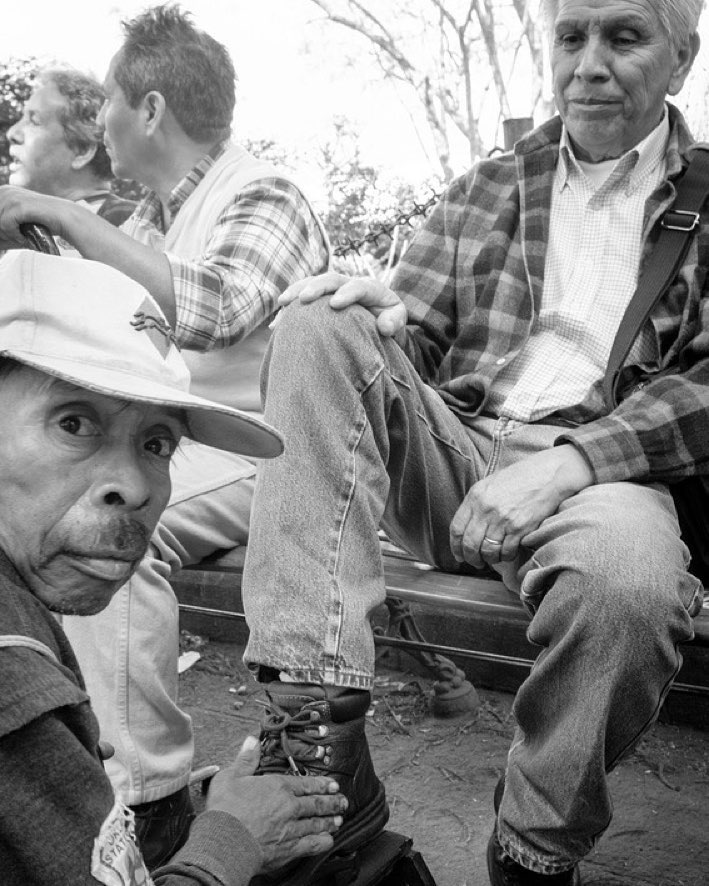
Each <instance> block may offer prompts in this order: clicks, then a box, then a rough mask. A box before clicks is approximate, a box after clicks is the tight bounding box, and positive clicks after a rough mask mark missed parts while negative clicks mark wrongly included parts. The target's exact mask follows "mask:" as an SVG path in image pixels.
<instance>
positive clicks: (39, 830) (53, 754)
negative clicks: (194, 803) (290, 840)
mask: <svg viewBox="0 0 709 886" xmlns="http://www.w3.org/2000/svg"><path fill="white" fill-rule="evenodd" d="M77 716H80V714H79V712H77V711H76V710H75V709H74V708H72V707H65V708H59V709H57V710H56V711H53V712H51V713H48V714H45V715H44V716H42V717H39V718H37V719H36V720H33V721H32V722H31V723H29V724H27V725H26V726H24V727H23V728H21V729H17V730H15V731H14V732H10V733H9V734H7V735H5V736H4V737H2V738H0V870H2V883H3V886H26V884H28V883H32V884H33V886H57V884H59V883H67V884H71V886H85V884H91V886H96V883H101V882H103V881H102V880H101V879H100V878H96V877H94V876H93V875H92V868H94V869H95V853H96V842H97V838H98V837H99V834H100V833H102V828H105V822H106V821H107V819H108V818H109V817H110V816H111V812H112V810H113V809H114V804H115V798H114V794H113V789H112V787H111V783H110V781H109V780H108V778H107V777H106V774H105V772H104V770H103V766H102V765H101V762H100V760H99V759H98V758H97V757H96V756H95V754H93V753H92V752H91V751H90V750H89V749H88V748H86V747H85V746H84V745H83V744H82V743H81V741H80V740H79V739H78V738H77V735H76V729H75V724H74V722H73V720H74V718H75V717H77ZM106 843H107V845H109V846H110V839H109V840H107V841H106ZM260 860H261V856H260V850H259V848H258V845H257V844H256V842H255V841H254V839H253V837H252V836H251V835H250V834H249V832H248V831H247V830H246V829H245V828H244V827H243V825H241V824H240V823H239V822H238V821H237V820H236V819H234V818H233V817H232V816H230V815H227V814H226V813H222V812H208V813H205V814H204V815H202V816H200V817H199V818H198V819H197V821H196V822H195V824H194V825H193V829H192V833H191V835H190V839H189V840H188V842H187V844H186V845H185V846H184V847H183V849H182V850H181V851H180V852H179V853H178V854H177V855H176V856H175V858H174V859H173V861H171V862H170V863H169V864H168V865H166V866H164V867H162V868H160V869H159V870H158V871H156V872H155V873H154V874H153V882H154V884H155V886H196V884H200V886H246V884H248V882H249V880H250V879H251V878H252V876H253V875H254V874H255V873H256V871H257V868H258V866H259V864H260ZM128 866H129V868H130V870H131V873H130V875H129V876H130V879H129V880H128V882H130V883H132V884H134V886H145V884H147V883H149V880H147V879H146V877H147V874H146V873H145V870H144V867H143V864H142V860H141V859H140V853H139V852H138V850H137V848H136V849H135V850H134V851H133V852H132V854H131V855H130V857H129V864H128ZM106 882H109V881H106Z"/></svg>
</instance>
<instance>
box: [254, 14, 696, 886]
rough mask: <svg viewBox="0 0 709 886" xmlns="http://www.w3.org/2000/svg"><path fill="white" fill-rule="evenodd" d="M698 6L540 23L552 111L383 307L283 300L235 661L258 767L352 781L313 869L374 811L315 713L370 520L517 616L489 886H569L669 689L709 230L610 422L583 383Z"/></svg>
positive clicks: (375, 819)
mask: <svg viewBox="0 0 709 886" xmlns="http://www.w3.org/2000/svg"><path fill="white" fill-rule="evenodd" d="M701 8H702V3H701V2H700V0H671V2H669V0H559V2H558V3H555V4H549V12H550V17H551V21H550V27H549V34H550V36H551V39H552V47H551V68H552V76H553V83H554V93H555V98H556V104H557V107H558V109H559V115H558V116H556V117H554V118H553V119H551V120H549V121H547V122H545V123H543V124H542V125H541V126H540V127H539V128H537V129H536V130H534V131H532V132H531V133H529V134H528V135H527V136H525V137H524V138H523V139H521V140H520V141H519V142H518V144H517V145H516V146H515V148H514V150H513V151H512V152H510V153H508V154H503V155H501V156H498V157H495V158H491V159H486V160H483V161H481V162H480V163H479V164H478V165H477V166H476V167H475V168H474V169H472V170H471V171H469V172H468V173H467V174H465V175H463V176H461V177H460V178H458V179H457V180H456V181H454V182H453V183H452V184H451V185H450V187H449V188H448V190H447V191H446V193H445V194H444V195H443V197H442V199H441V201H440V203H439V205H438V206H437V207H436V208H435V209H434V211H433V212H432V214H431V215H430V216H429V218H428V219H427V220H426V222H425V223H424V225H423V226H422V228H421V229H420V231H419V232H418V233H417V235H416V237H415V238H414V240H413V242H412V244H411V246H410V247H409V249H408V250H407V252H406V254H405V255H404V256H403V258H402V260H401V262H400V264H399V266H398V268H397V272H396V274H395V277H394V279H393V282H392V285H391V288H388V287H386V286H384V285H383V284H382V283H381V282H379V281H377V280H375V279H370V278H362V279H359V278H347V277H343V276H341V275H338V274H333V273H328V274H325V275H322V276H320V277H316V278H312V279H310V280H308V281H305V282H302V283H298V284H295V285H294V286H293V287H291V288H290V289H289V291H288V292H286V293H285V294H284V296H282V298H281V300H280V301H281V304H283V305H284V306H285V309H284V310H283V311H282V313H281V315H280V320H279V323H278V325H277V326H276V329H275V332H274V336H273V339H272V343H271V349H270V351H269V354H268V357H267V362H266V364H265V367H264V381H265V385H266V407H265V416H266V419H267V420H269V421H272V422H273V423H274V424H276V425H277V426H278V427H280V428H282V429H283V430H284V432H285V433H286V436H287V438H288V440H289V446H288V447H287V450H286V452H285V454H284V456H283V458H282V459H279V460H277V461H274V462H270V463H264V464H263V465H262V466H261V467H260V468H259V474H258V478H257V484H256V491H255V495H254V507H253V512H252V523H251V537H250V545H249V556H248V558H247V563H246V568H245V572H244V579H243V600H244V607H245V612H246V616H247V620H248V624H249V630H250V634H249V643H248V646H247V649H246V653H245V657H246V660H247V662H248V663H249V664H250V666H251V667H252V668H253V669H254V670H256V671H257V672H258V674H259V676H260V678H261V680H262V681H263V682H264V683H265V684H266V688H267V691H268V692H269V695H270V699H271V703H270V705H269V709H268V710H267V713H266V716H265V718H264V723H263V726H262V729H263V735H264V751H265V754H267V758H268V765H269V771H277V769H278V766H279V765H280V766H281V768H282V770H283V771H285V770H286V767H287V766H289V765H293V762H294V761H295V765H296V766H298V767H299V768H300V770H301V771H304V772H322V773H325V772H332V771H335V770H336V769H337V770H339V771H344V770H347V771H349V772H351V773H354V775H353V782H354V783H355V784H359V785H361V784H362V783H366V784H368V785H369V788H368V790H367V791H361V792H360V794H359V795H358V796H357V797H356V800H357V802H356V804H353V815H352V817H351V818H350V819H349V820H347V819H346V820H345V823H344V825H343V828H342V831H341V832H340V833H339V834H338V836H337V839H336V845H337V843H338V842H341V843H346V842H347V841H349V842H350V845H352V843H354V842H356V841H357V840H358V839H359V840H360V841H364V840H366V839H369V838H371V836H372V833H373V832H375V831H376V827H377V826H380V827H381V822H382V817H383V816H382V814H381V808H382V807H381V804H382V799H383V798H382V793H381V791H380V790H378V788H377V780H376V779H375V778H373V777H372V775H371V771H370V767H371V763H370V759H369V751H368V748H367V742H366V737H365V734H364V729H363V728H362V729H361V730H360V731H359V732H357V731H356V728H355V724H354V723H349V724H348V726H349V733H348V735H349V736H350V737H351V742H350V744H349V745H348V746H347V747H345V748H342V749H339V751H338V749H337V748H336V749H335V751H334V753H331V752H330V751H329V750H328V746H330V745H332V746H333V747H335V744H334V742H331V738H330V736H331V734H335V733H336V732H337V730H338V729H339V727H340V724H339V723H337V722H333V720H334V718H331V719H328V718H327V717H326V716H325V717H323V712H324V711H325V712H326V711H327V704H328V702H329V700H330V699H332V698H336V699H337V698H339V697H341V696H342V695H343V694H344V695H345V697H349V702H350V704H351V705H352V707H355V705H356V704H357V701H356V699H357V697H359V710H360V712H361V713H360V717H361V721H362V722H363V721H364V717H365V713H364V712H365V711H366V707H367V702H368V700H369V693H370V690H371V687H372V684H373V680H374V643H373V638H372V631H371V626H370V621H369V617H370V613H371V612H372V611H373V610H374V609H375V608H376V607H377V606H378V605H379V604H381V603H382V602H383V600H384V598H385V585H384V580H383V574H382V566H381V555H380V548H379V539H378V535H377V532H378V529H379V528H380V526H382V527H383V528H384V529H385V531H386V533H387V535H388V536H389V537H390V538H391V539H392V540H393V541H394V542H396V543H397V544H399V545H401V546H403V547H404V548H406V549H408V550H409V551H410V552H411V553H412V554H414V555H415V556H416V557H417V558H418V559H421V560H425V561H427V562H429V563H431V564H434V565H436V566H438V567H439V568H442V569H445V570H451V571H455V570H456V569H458V568H459V566H460V564H470V565H472V566H474V567H481V566H483V565H485V564H487V565H489V566H493V567H495V568H496V569H497V570H498V571H499V572H500V573H501V575H502V577H503V579H504V581H505V583H506V584H507V585H508V587H509V588H510V589H511V590H514V591H515V592H517V593H518V594H520V596H521V599H522V601H523V603H524V604H525V607H526V608H527V610H528V612H529V614H530V618H531V621H530V625H529V631H528V634H529V638H530V640H531V641H532V642H533V643H534V644H536V645H537V646H538V647H539V649H540V652H539V656H538V658H537V660H536V662H535V665H534V667H533V669H532V671H531V673H530V675H529V676H528V677H527V679H526V680H525V681H524V683H523V684H522V686H521V687H520V689H519V691H518V693H517V697H516V700H515V705H514V715H515V717H516V724H517V726H516V733H515V736H514V739H513V742H512V745H511V748H510V752H509V756H508V762H507V769H506V773H505V777H504V778H503V779H502V780H501V781H500V784H499V785H498V789H497V791H496V792H495V797H494V806H495V811H496V824H495V828H494V832H493V834H492V835H491V837H490V840H489V844H488V855H487V865H488V872H489V877H490V881H491V883H492V884H493V886H542V884H550V886H572V884H578V883H579V882H580V871H579V862H581V860H582V859H583V858H584V857H585V856H587V855H588V853H589V852H591V850H592V849H593V846H594V845H595V843H596V841H597V840H598V839H599V837H600V836H601V835H602V834H603V832H604V831H605V830H606V828H607V827H608V825H609V823H610V821H611V816H612V805H611V798H610V791H609V782H608V772H609V770H610V769H612V768H613V767H614V766H615V765H616V764H617V763H618V761H619V760H620V759H621V758H622V757H623V755H624V754H627V753H628V752H629V751H631V750H632V748H633V747H634V746H635V745H636V743H637V742H638V741H639V740H640V738H641V737H642V736H643V735H644V734H645V732H646V730H647V729H648V728H649V727H650V725H651V724H652V723H653V722H654V720H655V718H656V717H657V714H658V711H659V710H660V707H661V705H662V702H663V700H664V698H665V695H666V693H667V692H668V690H669V688H670V686H671V685H672V681H673V679H674V678H675V676H676V674H677V672H678V670H679V668H680V664H681V655H680V653H679V652H678V644H680V643H683V642H686V641H688V640H690V639H691V638H692V635H693V627H692V616H693V615H695V614H696V613H697V612H698V611H699V609H700V607H701V604H702V595H703V591H702V586H701V583H700V581H699V580H698V579H697V578H696V577H695V576H694V575H692V574H691V573H690V572H689V571H688V569H687V567H688V565H689V553H688V549H687V547H686V545H685V544H684V542H683V540H682V538H681V536H680V531H679V525H678V521H677V514H676V511H675V507H674V503H673V499H672V495H671V493H670V488H669V485H670V484H672V483H673V482H676V481H678V480H680V479H682V478H685V477H691V476H693V475H696V474H700V473H706V471H707V469H708V468H707V466H708V465H709V457H708V451H707V447H708V445H709V443H708V441H709V297H708V296H709V283H708V281H707V269H708V268H709V247H708V244H709V214H708V213H707V211H706V209H705V210H704V211H703V212H702V214H701V218H700V220H699V221H700V226H699V230H698V232H697V235H696V236H695V238H694V240H693V242H692V244H691V246H690V248H689V251H688V253H687V255H686V257H685V259H684V260H683V263H682V266H681V268H680V270H679V273H678V275H677V277H676V279H674V281H673V282H672V284H671V286H670V288H669V290H668V292H667V294H666V295H665V296H664V298H663V299H662V300H661V301H660V302H659V303H658V305H657V306H656V307H655V308H654V310H653V311H652V314H651V316H650V318H649V320H648V321H647V322H646V323H645V325H644V326H643V328H642V331H641V332H640V334H639V335H638V337H637V340H636V341H635V344H634V346H633V348H632V350H631V352H630V355H629V358H628V360H627V364H626V365H625V367H624V368H623V370H622V373H621V376H620V388H619V390H620V401H621V402H620V404H619V405H618V406H617V407H616V408H614V409H611V408H610V407H609V406H608V405H606V402H605V400H604V397H603V390H602V381H603V377H604V373H605V369H606V365H607V362H608V356H609V352H610V349H611V345H612V342H613V340H614V338H615V334H616V332H617V330H618V327H619V324H620V321H621V318H622V316H623V314H624V311H625V308H626V306H627V305H628V303H629V301H630V299H631V298H632V296H633V293H634V291H635V287H636V283H637V280H638V273H639V271H640V269H641V268H642V266H643V260H644V258H645V256H647V255H648V253H649V252H650V251H651V250H652V249H653V246H654V244H655V242H656V239H657V236H658V233H659V224H658V223H659V220H660V218H661V217H662V215H663V213H664V212H665V211H666V210H667V209H668V208H669V207H670V206H671V205H672V202H673V200H674V197H675V183H676V181H677V179H678V177H679V176H681V175H682V174H683V172H684V170H685V169H686V167H687V164H688V160H689V157H690V155H691V148H692V144H693V139H692V136H691V134H690V133H689V131H688V129H687V126H686V124H685V122H684V120H683V119H682V116H681V114H680V113H679V112H678V110H677V109H676V108H675V107H673V106H672V105H671V104H669V103H668V102H667V96H673V95H676V94H677V93H678V92H679V91H680V89H681V88H682V85H683V83H684V81H685V78H686V77H687V75H688V73H689V71H690V69H691V66H692V64H693V62H694V59H695V56H696V53H697V49H698V45H699V40H698V36H697V24H698V19H699V15H700V11H701ZM501 592H502V593H503V594H504V593H505V591H504V589H501ZM315 713H317V714H319V715H320V720H319V721H318V723H319V724H324V725H326V726H328V728H330V729H331V730H332V731H331V732H330V733H328V736H327V737H325V738H322V739H318V738H317V737H316V735H315V732H314V729H310V730H309V729H308V726H307V723H308V716H309V715H311V714H315ZM284 723H285V724H287V725H286V726H285V728H284V727H283V724H284ZM477 762H478V761H477V760H475V759H471V760H470V761H469V765H470V766H471V767H474V766H476V765H477ZM344 791H345V793H346V794H347V793H348V790H347V787H346V786H345V788H344ZM354 793H355V792H354V791H353V794H354ZM474 865H475V863H474V862H471V866H473V868H474V869H476V868H475V867H474Z"/></svg>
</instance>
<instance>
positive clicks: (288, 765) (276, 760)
mask: <svg viewBox="0 0 709 886" xmlns="http://www.w3.org/2000/svg"><path fill="white" fill-rule="evenodd" d="M340 691H341V692H342V694H338V695H333V694H331V693H330V691H329V690H328V689H327V688H325V687H322V686H314V685H303V684H299V683H281V682H273V683H270V684H269V685H268V687H267V693H268V698H269V700H268V702H266V703H265V704H264V707H265V714H264V717H263V720H262V723H261V761H260V763H259V767H258V769H257V771H256V774H257V775H267V774H269V773H278V774H282V775H283V774H285V775H293V776H299V775H327V776H330V777H331V778H333V779H334V780H335V781H337V783H338V784H339V786H340V792H341V793H342V794H344V795H345V797H346V798H347V802H348V806H347V811H346V812H345V813H344V821H343V824H342V826H341V827H340V829H339V830H338V831H337V832H336V833H335V834H333V837H334V841H335V845H334V847H333V848H332V849H331V850H330V851H329V852H328V853H326V854H325V856H326V857H325V856H321V857H319V858H318V859H316V860H313V859H306V860H305V861H302V862H299V863H297V864H296V867H295V868H294V869H293V870H294V876H293V878H292V882H293V883H295V882H303V883H305V882H308V883H315V882H318V880H320V879H323V881H324V882H327V877H328V875H327V867H328V864H329V865H330V866H333V865H339V866H341V863H342V860H343V858H344V857H346V856H354V855H356V850H357V849H358V848H359V847H361V846H363V845H364V844H366V843H368V842H369V841H370V840H372V839H373V838H374V837H376V836H377V834H379V833H380V832H381V831H382V830H383V829H384V825H385V824H386V822H387V819H388V818H389V808H388V806H387V804H386V799H385V796H384V785H383V784H382V783H381V781H379V779H378V778H377V776H376V774H375V772H374V766H373V765H372V758H371V756H370V754H369V746H368V745H367V739H366V736H365V734H364V723H365V714H366V712H367V709H368V708H369V704H370V700H371V696H370V694H369V692H365V691H360V690H350V691H342V690H340ZM325 862H327V863H325ZM304 867H307V869H308V872H309V874H308V878H307V879H303V878H304V877H305V873H304ZM290 870H291V868H290V866H289V867H288V869H287V871H286V873H287V872H290ZM257 880H258V882H259V883H270V882H274V883H278V884H279V886H280V884H286V883H290V882H291V879H290V878H288V877H284V872H283V870H282V871H280V872H278V874H277V875H276V874H272V875H265V876H261V877H258V878H257ZM333 880H334V877H330V882H332V881H333Z"/></svg>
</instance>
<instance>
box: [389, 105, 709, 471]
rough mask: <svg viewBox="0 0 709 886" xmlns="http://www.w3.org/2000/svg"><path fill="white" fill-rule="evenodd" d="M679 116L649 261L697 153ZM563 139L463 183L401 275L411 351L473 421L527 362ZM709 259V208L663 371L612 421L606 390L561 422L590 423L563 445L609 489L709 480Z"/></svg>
mask: <svg viewBox="0 0 709 886" xmlns="http://www.w3.org/2000/svg"><path fill="white" fill-rule="evenodd" d="M669 113H670V126H671V133H670V139H669V144H668V152H667V171H668V177H667V180H666V181H665V182H664V183H663V184H662V185H661V187H660V188H659V189H658V190H656V191H655V193H654V194H652V196H651V197H650V198H649V200H648V201H647V204H646V207H645V219H644V226H643V238H644V245H643V256H646V255H647V254H648V252H649V250H651V249H652V245H653V243H654V242H655V240H656V238H657V233H658V231H657V229H656V227H655V223H656V222H657V220H658V219H659V218H660V216H661V215H662V213H663V212H664V210H665V209H666V208H667V207H668V206H669V205H670V204H671V202H672V200H673V199H674V196H675V188H674V185H673V184H672V179H673V178H676V176H677V175H678V174H679V173H680V172H681V170H682V169H683V168H684V167H685V166H686V163H687V151H688V149H689V148H690V146H691V144H692V138H691V135H690V132H689V130H688V128H687V125H686V123H685V122H684V119H683V118H682V115H681V114H680V113H679V111H678V110H677V109H676V108H674V107H672V106H669ZM560 137H561V120H560V119H559V118H558V117H555V118H553V119H552V120H549V121H547V122H546V123H545V124H543V125H542V126H541V127H539V128H538V129H536V130H534V131H533V132H532V133H530V134H529V135H528V136H526V137H525V138H524V139H523V140H522V141H521V142H519V143H518V144H517V145H516V147H515V150H514V152H512V153H509V154H504V155H501V156H499V157H496V158H494V159H488V160H483V161H481V162H480V163H479V164H478V165H477V166H476V167H474V168H473V169H472V170H470V171H469V172H468V173H467V174H465V175H463V176H461V177H460V178H458V179H456V180H455V181H454V182H453V183H452V184H451V186H450V187H449V189H448V190H447V192H446V193H445V194H444V196H443V198H442V199H441V201H440V203H439V204H438V206H437V207H436V208H435V210H434V211H433V213H432V214H431V216H430V217H429V218H428V219H427V221H426V223H425V224H424V226H423V228H422V229H421V230H420V232H419V233H418V235H417V237H415V238H414V242H413V243H412V244H411V246H410V248H409V249H408V251H407V252H406V254H405V255H404V257H403V259H402V260H401V262H400V263H399V266H398V268H397V273H396V275H395V278H394V281H393V284H392V287H393V289H394V290H395V291H397V292H398V293H399V295H400V296H401V297H402V299H403V300H404V303H405V305H406V308H407V310H408V313H409V320H408V326H407V339H406V343H405V346H404V349H405V351H406V353H407V355H408V357H409V358H410V359H411V360H412V362H413V364H414V366H415V367H416V369H417V371H418V372H419V374H420V375H421V377H422V378H423V380H424V381H425V382H427V383H428V384H430V385H431V386H432V387H434V388H435V389H436V390H437V391H438V393H439V394H440V395H441V397H442V398H443V399H444V400H445V401H446V403H447V404H448V406H449V407H450V408H451V409H452V410H453V411H454V412H456V413H457V414H458V415H459V417H460V419H461V420H462V421H464V422H468V423H469V422H470V421H471V420H472V419H473V418H474V417H475V416H476V415H478V414H479V413H480V412H482V411H484V409H485V403H486V399H487V394H488V391H489V389H490V385H491V383H492V381H493V380H494V378H495V375H496V374H497V373H498V372H499V371H500V369H501V368H502V366H503V365H506V364H507V363H508V362H509V361H510V360H512V359H514V357H515V356H516V355H517V354H518V353H519V351H520V349H521V348H522V346H523V344H524V343H525V341H526V340H527V337H528V336H529V332H530V329H531V326H532V323H533V320H534V317H535V313H536V311H537V310H538V306H539V304H540V300H541V295H542V288H543V279H544V262H545V254H546V243H547V239H548V229H549V214H550V213H549V210H550V204H551V193H552V184H553V181H554V171H555V168H556V164H557V161H558V157H559V140H560ZM708 261H709V212H707V210H706V208H705V211H704V213H703V214H702V223H701V227H700V230H699V233H698V234H697V235H696V236H695V238H694V241H693V243H692V245H691V247H690V250H689V253H688V256H687V258H686V261H685V263H684V266H683V268H682V270H681V272H680V274H679V276H678V277H677V279H676V280H675V281H674V283H673V284H672V286H671V287H670V289H669V291H668V293H666V295H665V296H664V297H663V298H662V299H661V301H660V303H659V304H658V305H657V306H656V308H655V310H654V311H653V314H652V317H651V318H650V320H649V321H648V322H650V323H651V324H652V327H653V330H654V334H655V336H656V340H657V353H658V354H659V355H660V358H659V363H656V364H653V365H637V366H632V365H631V366H626V367H625V368H624V369H623V374H622V378H621V385H622V391H623V395H624V399H623V400H622V402H621V403H620V405H619V406H618V407H617V408H616V409H615V410H614V411H613V412H612V413H610V414H608V410H607V408H606V407H605V405H604V402H603V394H602V389H601V381H600V380H599V382H598V383H597V384H595V385H593V387H592V388H591V389H590V390H589V391H588V394H587V396H586V397H585V398H584V400H583V402H582V403H579V404H577V406H575V407H573V408H572V409H566V410H564V411H563V412H559V413H556V414H555V415H554V416H550V417H549V419H548V420H549V421H550V422H554V421H556V420H558V419H562V420H568V421H570V422H573V423H574V424H576V425H577V426H576V427H573V428H572V429H571V430H568V431H564V432H563V433H560V436H559V437H558V438H557V443H564V442H570V443H573V444H574V445H575V446H577V447H578V448H579V449H580V450H581V451H582V452H583V453H584V455H585V456H586V458H587V459H588V461H589V462H590V464H591V466H592V468H593V470H594V473H595V478H596V481H597V482H610V481H617V480H636V481H663V482H671V481H674V480H679V479H681V478H683V477H685V476H690V475H693V474H696V473H709V299H707V298H706V297H705V296H706V293H707V279H706V278H707V262H708ZM673 369H674V370H677V371H676V372H672V371H670V372H669V373H668V374H662V375H658V373H660V372H661V371H662V370H673Z"/></svg>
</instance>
